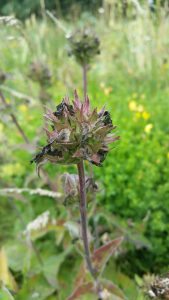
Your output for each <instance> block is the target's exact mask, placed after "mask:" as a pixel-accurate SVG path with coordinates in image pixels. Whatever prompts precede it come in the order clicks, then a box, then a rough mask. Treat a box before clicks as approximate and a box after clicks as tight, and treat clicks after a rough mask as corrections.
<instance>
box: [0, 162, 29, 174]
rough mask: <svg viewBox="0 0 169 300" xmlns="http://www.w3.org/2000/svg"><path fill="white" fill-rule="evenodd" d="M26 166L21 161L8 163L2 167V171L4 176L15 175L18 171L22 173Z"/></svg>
mask: <svg viewBox="0 0 169 300" xmlns="http://www.w3.org/2000/svg"><path fill="white" fill-rule="evenodd" d="M23 171H24V167H23V166H22V165H21V164H19V163H13V164H6V165H3V166H2V167H1V173H2V174H3V176H5V177H6V176H13V175H16V174H18V173H20V174H22V173H23Z"/></svg>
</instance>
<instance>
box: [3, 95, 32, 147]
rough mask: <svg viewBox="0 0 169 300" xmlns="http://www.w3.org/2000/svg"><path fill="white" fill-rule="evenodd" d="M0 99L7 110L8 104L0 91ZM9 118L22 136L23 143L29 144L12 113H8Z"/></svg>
mask: <svg viewBox="0 0 169 300" xmlns="http://www.w3.org/2000/svg"><path fill="white" fill-rule="evenodd" d="M0 98H1V101H2V103H3V104H4V105H5V107H6V108H7V107H8V103H7V102H6V99H5V97H4V95H3V93H2V92H1V91H0ZM10 116H11V119H12V122H13V123H14V124H15V126H16V127H17V129H18V131H19V133H20V135H21V136H22V138H23V140H24V141H25V143H26V144H29V140H28V138H27V136H26V134H25V132H24V131H23V129H22V128H21V126H20V125H19V123H18V120H17V118H16V116H15V115H14V114H13V113H10Z"/></svg>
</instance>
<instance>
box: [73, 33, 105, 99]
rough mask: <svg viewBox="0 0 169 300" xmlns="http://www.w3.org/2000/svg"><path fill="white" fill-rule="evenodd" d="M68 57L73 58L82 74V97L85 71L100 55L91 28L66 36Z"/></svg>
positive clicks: (85, 84) (97, 40) (98, 46)
mask: <svg viewBox="0 0 169 300" xmlns="http://www.w3.org/2000/svg"><path fill="white" fill-rule="evenodd" d="M68 40H69V47H70V48H69V51H68V55H69V56H72V55H73V56H74V57H75V59H76V61H77V62H78V64H80V66H81V67H82V72H83V91H84V97H86V95H87V71H88V69H89V66H90V64H91V62H92V60H93V58H94V56H96V55H98V54H100V40H99V38H98V36H97V35H96V34H95V32H93V31H92V29H91V28H84V29H81V30H80V29H79V30H76V31H75V32H73V33H72V34H70V35H69V36H68Z"/></svg>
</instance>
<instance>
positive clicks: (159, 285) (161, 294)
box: [148, 274, 169, 300]
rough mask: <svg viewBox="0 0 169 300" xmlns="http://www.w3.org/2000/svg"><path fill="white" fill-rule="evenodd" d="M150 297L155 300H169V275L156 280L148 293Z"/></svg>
mask: <svg viewBox="0 0 169 300" xmlns="http://www.w3.org/2000/svg"><path fill="white" fill-rule="evenodd" d="M148 296H149V297H150V298H154V299H164V300H167V299H169V274H166V276H164V277H156V278H155V280H154V282H153V283H152V284H151V287H150V289H149V291H148Z"/></svg>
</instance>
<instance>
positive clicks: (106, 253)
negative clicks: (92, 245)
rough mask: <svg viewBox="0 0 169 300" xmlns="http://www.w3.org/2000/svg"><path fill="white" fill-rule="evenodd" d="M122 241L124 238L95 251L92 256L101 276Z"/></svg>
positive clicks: (94, 265)
mask: <svg viewBox="0 0 169 300" xmlns="http://www.w3.org/2000/svg"><path fill="white" fill-rule="evenodd" d="M122 241H123V237H119V238H117V239H115V240H112V241H110V242H109V243H107V244H106V245H104V246H102V247H100V248H98V249H96V250H95V252H94V254H93V255H92V263H93V267H94V268H95V269H96V271H97V273H98V274H99V275H100V274H101V273H102V272H103V271H104V269H105V266H106V263H107V261H108V260H109V259H110V257H111V256H112V254H113V253H114V252H115V251H116V250H117V248H118V247H119V246H120V244H121V243H122Z"/></svg>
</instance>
